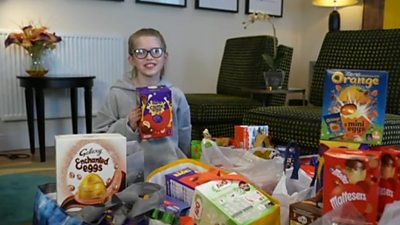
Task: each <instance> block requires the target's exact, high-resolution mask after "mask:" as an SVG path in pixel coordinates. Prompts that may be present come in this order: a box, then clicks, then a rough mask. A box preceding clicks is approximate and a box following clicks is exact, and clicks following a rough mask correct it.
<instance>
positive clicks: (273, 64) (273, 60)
mask: <svg viewBox="0 0 400 225" xmlns="http://www.w3.org/2000/svg"><path fill="white" fill-rule="evenodd" d="M256 21H261V22H264V21H267V22H268V23H270V24H271V26H272V32H273V37H274V40H273V54H272V56H271V55H268V54H263V55H262V57H263V59H264V62H265V63H266V64H267V66H268V68H269V70H270V71H277V70H278V68H279V65H280V63H281V61H282V55H278V38H277V37H276V29H275V24H274V21H273V17H270V16H269V15H268V14H267V13H265V12H253V13H252V14H250V15H249V16H248V17H247V20H246V21H244V22H243V25H244V27H243V28H244V29H247V27H248V26H249V25H250V24H253V23H255V22H256Z"/></svg>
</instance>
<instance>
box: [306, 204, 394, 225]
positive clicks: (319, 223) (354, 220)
mask: <svg viewBox="0 0 400 225" xmlns="http://www.w3.org/2000/svg"><path fill="white" fill-rule="evenodd" d="M332 224H338V225H359V224H365V218H364V217H363V215H362V214H361V213H360V212H359V211H358V210H357V209H356V208H355V207H354V206H353V204H352V203H345V204H343V205H342V206H340V207H338V208H335V209H333V210H332V211H330V212H328V213H326V214H324V215H323V216H322V217H320V218H318V219H317V220H315V221H314V222H313V223H312V224H311V225H332ZM395 224H397V223H395Z"/></svg>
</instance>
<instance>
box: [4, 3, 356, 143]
mask: <svg viewBox="0 0 400 225" xmlns="http://www.w3.org/2000/svg"><path fill="white" fill-rule="evenodd" d="M331 10H332V9H330V8H320V7H315V6H313V5H312V4H311V0H284V11H283V17H282V18H278V19H276V28H277V35H278V38H279V41H280V43H282V44H285V45H288V46H292V47H294V57H293V63H292V72H291V74H290V76H291V78H290V85H291V86H292V87H307V84H308V65H309V61H310V60H315V59H316V57H317V55H318V51H319V48H320V46H321V43H322V39H323V37H324V35H325V33H326V32H327V31H328V25H327V24H328V15H329V13H330V12H331ZM339 12H340V14H341V16H342V29H348V30H351V29H356V30H358V29H360V28H361V19H362V3H359V4H358V5H355V6H351V7H347V8H343V9H339ZM245 18H246V16H245V14H244V1H243V0H240V1H239V13H236V14H235V13H224V12H217V11H209V10H198V9H194V1H193V0H187V8H175V7H166V6H157V5H147V4H138V3H136V2H135V0H125V1H124V2H112V1H102V0H0V29H18V27H19V26H21V25H23V24H26V23H27V22H28V21H29V20H33V21H40V22H41V23H42V24H45V25H47V26H49V27H50V30H51V31H56V32H60V33H84V34H86V33H87V34H114V35H122V36H124V37H128V36H129V34H131V33H132V32H133V31H135V30H137V29H139V28H141V27H154V28H157V29H159V30H160V31H161V32H162V33H163V34H164V36H165V38H166V40H167V44H168V48H169V53H170V59H169V62H168V63H169V64H168V67H167V75H166V76H167V77H168V78H169V79H170V80H171V81H172V82H173V83H175V84H176V85H177V86H178V87H180V88H181V89H182V90H183V91H184V92H186V93H189V92H191V93H202V92H203V93H204V92H215V89H216V81H217V76H218V70H219V64H220V61H221V57H222V51H223V47H224V43H225V40H226V39H227V38H230V37H236V36H244V35H256V34H271V28H270V26H269V25H268V24H267V23H258V24H254V25H252V26H250V27H249V28H248V29H247V30H244V29H243V28H242V21H244V20H245ZM3 50H4V48H3V46H0V51H3ZM115 63H119V62H115ZM123 63H126V62H123ZM126 67H128V66H127V65H126ZM111 76H115V78H116V79H117V78H118V77H120V74H113V75H111ZM0 81H1V76H0ZM0 92H1V90H0ZM3 94H4V93H3ZM66 123H67V124H68V125H66V126H64V124H66ZM69 123H70V122H69V120H52V121H47V122H46V126H47V132H46V135H47V145H53V137H54V134H60V133H68V132H70V124H69ZM60 127H63V128H60ZM21 131H22V132H21ZM15 135H17V136H18V141H13V138H15ZM27 137H28V135H27V131H26V124H25V121H20V122H13V123H3V122H0V143H1V145H0V150H5V149H15V148H27V147H28V140H27V139H28V138H27Z"/></svg>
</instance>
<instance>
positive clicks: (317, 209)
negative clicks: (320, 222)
mask: <svg viewBox="0 0 400 225" xmlns="http://www.w3.org/2000/svg"><path fill="white" fill-rule="evenodd" d="M321 205H322V203H317V201H316V198H311V199H307V200H304V201H300V202H296V203H293V204H291V205H290V206H289V224H290V225H308V224H312V223H313V222H314V221H315V220H317V219H318V218H319V217H321V216H322V207H321Z"/></svg>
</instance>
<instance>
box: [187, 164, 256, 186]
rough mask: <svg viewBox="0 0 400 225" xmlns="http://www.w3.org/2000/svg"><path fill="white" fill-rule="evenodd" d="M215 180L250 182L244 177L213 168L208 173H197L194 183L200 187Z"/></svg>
mask: <svg viewBox="0 0 400 225" xmlns="http://www.w3.org/2000/svg"><path fill="white" fill-rule="evenodd" d="M213 180H236V181H243V182H246V183H249V181H248V180H247V179H246V178H245V177H243V176H240V175H238V174H226V173H225V172H223V171H222V170H221V169H218V168H216V167H211V168H210V169H208V171H206V172H201V173H197V175H196V176H194V178H193V182H195V183H197V184H198V185H200V184H204V183H207V182H209V181H213Z"/></svg>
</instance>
